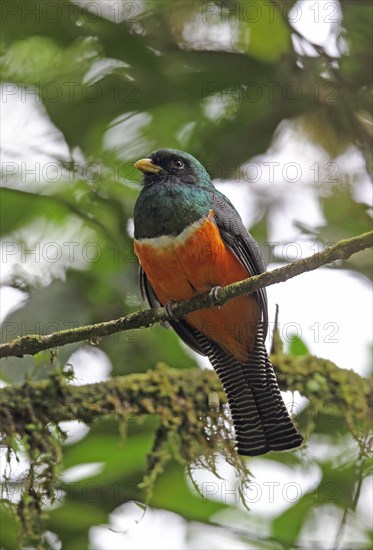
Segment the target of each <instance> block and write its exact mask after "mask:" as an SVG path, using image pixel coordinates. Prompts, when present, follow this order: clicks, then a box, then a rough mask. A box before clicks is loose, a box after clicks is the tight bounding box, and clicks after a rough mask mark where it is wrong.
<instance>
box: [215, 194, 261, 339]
mask: <svg viewBox="0 0 373 550" xmlns="http://www.w3.org/2000/svg"><path fill="white" fill-rule="evenodd" d="M212 209H213V211H214V214H215V220H216V223H217V225H218V227H219V232H220V236H221V238H222V240H223V241H224V243H225V244H226V245H227V246H228V248H229V249H230V250H231V251H232V252H233V254H234V255H235V256H236V258H237V259H238V260H239V261H240V262H241V264H242V265H243V266H244V267H245V268H246V269H247V271H248V273H249V274H250V276H253V275H260V273H263V272H264V271H265V270H266V266H265V263H264V259H263V254H262V251H261V249H260V247H259V245H258V243H257V242H256V241H255V240H254V239H253V237H252V236H251V235H250V233H248V232H247V229H246V228H245V226H244V225H243V223H242V220H241V218H240V216H239V215H238V213H237V211H236V210H235V208H234V207H233V205H232V204H231V203H230V202H229V201H228V200H227V198H226V197H225V196H224V195H222V194H221V193H219V192H218V191H216V190H214V193H213V195H212ZM253 295H254V296H255V297H256V299H257V300H258V303H259V307H260V310H261V314H262V323H263V331H264V339H265V338H266V336H267V331H268V302H267V292H266V290H265V288H262V289H260V290H258V291H256V292H254V293H253Z"/></svg>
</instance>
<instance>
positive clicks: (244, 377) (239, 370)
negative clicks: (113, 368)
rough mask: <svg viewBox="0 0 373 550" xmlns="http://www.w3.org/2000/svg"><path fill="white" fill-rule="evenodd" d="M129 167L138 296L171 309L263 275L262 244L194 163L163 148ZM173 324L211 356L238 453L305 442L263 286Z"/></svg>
mask: <svg viewBox="0 0 373 550" xmlns="http://www.w3.org/2000/svg"><path fill="white" fill-rule="evenodd" d="M134 167H135V168H137V169H138V170H140V171H141V172H142V173H143V180H142V183H141V185H142V187H141V191H140V193H139V196H138V198H137V201H136V203H135V207H134V251H135V253H136V255H137V257H138V260H139V264H140V274H139V278H140V288H141V293H142V296H143V298H144V299H147V301H148V303H149V305H150V306H151V307H159V306H164V307H168V308H169V304H172V303H174V302H178V301H181V300H188V299H190V298H192V297H194V296H196V295H199V294H202V293H206V292H212V293H218V291H219V289H220V288H221V287H224V286H226V285H228V284H230V283H233V282H235V281H240V280H243V279H246V278H248V277H251V276H253V275H258V274H260V273H262V272H264V271H265V269H266V266H265V263H264V259H263V254H262V251H261V249H260V247H259V245H258V243H257V242H256V241H255V240H254V238H253V237H252V236H251V235H250V233H249V232H248V231H247V229H246V228H245V226H244V224H243V222H242V220H241V217H240V215H239V213H238V212H237V210H236V209H235V208H234V206H233V204H232V203H231V201H230V200H229V199H228V198H227V197H226V196H225V195H224V194H223V193H221V192H220V191H218V189H216V187H215V186H214V185H213V183H212V180H211V178H210V176H209V174H208V172H207V171H206V169H205V168H204V166H203V165H202V164H201V163H200V162H199V161H198V160H197V159H196V158H195V157H193V156H192V155H191V154H189V153H186V152H184V151H179V150H177V149H160V150H158V151H155V152H153V153H151V154H149V156H147V157H146V158H142V159H140V160H138V161H137V162H136V163H135V164H134ZM166 311H167V310H166ZM168 311H169V312H170V310H169V309H168ZM169 322H170V324H171V326H172V328H173V329H174V330H175V332H176V333H177V334H178V336H179V337H180V338H181V339H182V340H183V341H184V342H185V343H186V344H187V345H188V346H189V347H190V348H191V349H193V350H194V351H196V352H198V353H199V354H201V355H203V356H207V357H208V358H209V360H210V363H211V364H212V366H213V368H214V369H215V371H216V373H217V374H218V376H219V378H220V381H221V383H222V385H223V388H224V391H225V393H226V396H227V401H228V404H229V409H230V413H231V417H232V422H233V427H234V432H235V441H236V450H237V453H238V454H239V455H242V456H257V455H262V454H266V453H268V452H270V451H288V450H291V449H294V448H296V447H298V446H299V445H301V443H302V441H303V437H302V435H301V434H300V433H299V432H298V431H297V429H296V427H295V426H294V424H293V422H292V420H291V418H290V416H289V413H288V411H287V409H286V406H285V403H284V401H283V398H282V395H281V392H280V389H279V386H278V383H277V380H276V376H275V372H274V370H273V367H272V364H271V362H270V359H269V356H268V353H267V351H266V347H265V338H266V334H267V331H268V307H267V295H266V291H265V289H260V290H257V291H255V292H253V293H250V294H245V295H242V296H238V297H235V298H232V299H230V300H228V301H227V302H226V303H225V304H224V305H222V306H221V307H219V308H216V307H215V308H204V309H200V310H198V311H194V312H191V313H188V314H186V315H185V316H184V317H182V318H181V319H176V318H174V317H173V316H172V315H170V316H169Z"/></svg>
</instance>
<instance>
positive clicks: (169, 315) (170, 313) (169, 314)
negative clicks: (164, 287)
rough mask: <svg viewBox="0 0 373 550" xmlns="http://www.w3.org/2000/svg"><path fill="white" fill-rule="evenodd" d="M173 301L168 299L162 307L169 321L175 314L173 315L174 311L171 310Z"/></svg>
mask: <svg viewBox="0 0 373 550" xmlns="http://www.w3.org/2000/svg"><path fill="white" fill-rule="evenodd" d="M174 303H175V302H173V301H172V300H170V301H169V302H167V304H165V305H164V306H163V307H164V309H165V311H166V316H167V319H168V320H169V321H173V320H174V319H175V316H174V313H173V311H172V304H174Z"/></svg>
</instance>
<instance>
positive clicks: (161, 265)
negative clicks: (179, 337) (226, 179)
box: [134, 212, 260, 361]
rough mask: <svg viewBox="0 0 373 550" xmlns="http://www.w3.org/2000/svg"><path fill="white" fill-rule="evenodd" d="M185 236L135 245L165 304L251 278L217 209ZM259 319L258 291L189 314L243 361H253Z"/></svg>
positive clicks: (194, 323)
mask: <svg viewBox="0 0 373 550" xmlns="http://www.w3.org/2000/svg"><path fill="white" fill-rule="evenodd" d="M182 237H183V236H181V237H179V236H178V237H175V238H174V239H171V238H169V237H166V238H163V237H161V238H159V239H149V240H148V239H144V240H138V241H135V244H134V246H135V252H136V254H137V256H138V258H139V261H140V264H141V266H142V268H143V269H144V271H145V273H146V275H147V277H148V279H149V282H150V284H151V286H152V287H153V289H154V291H155V293H156V295H157V297H158V299H159V301H160V302H161V303H162V304H165V303H167V302H169V301H170V300H173V301H180V300H187V299H189V298H191V297H192V296H195V295H197V294H202V293H203V292H208V291H209V290H210V289H211V288H212V287H214V286H217V285H218V286H225V285H227V284H230V283H233V282H235V281H241V280H242V279H246V278H247V277H249V276H250V273H248V271H247V270H246V269H245V268H244V266H243V265H242V264H241V263H240V262H239V261H238V260H237V258H236V257H235V256H234V254H233V253H232V252H231V251H230V250H229V248H228V247H227V246H226V245H225V244H224V242H223V241H222V239H221V237H220V233H219V229H218V227H217V225H216V223H215V222H214V219H213V212H211V213H210V216H209V218H207V220H206V221H205V222H203V223H202V224H200V225H199V226H198V227H196V229H195V230H194V231H193V232H188V234H187V235H186V237H185V238H182ZM162 239H163V241H162ZM155 244H156V246H155ZM259 319H260V309H259V306H258V304H257V302H256V300H255V299H254V298H253V297H252V295H247V296H239V297H237V298H233V299H232V300H229V302H227V303H226V304H224V305H223V306H222V307H221V308H219V309H218V308H213V309H201V310H199V311H195V312H193V313H188V314H187V315H186V316H185V320H186V321H187V322H188V323H189V324H190V325H192V326H193V327H194V328H196V329H197V330H199V331H200V332H202V333H203V334H205V335H206V336H207V337H208V338H210V339H211V340H214V341H215V342H217V343H218V344H219V345H220V346H221V347H222V348H223V349H224V350H226V351H228V352H229V353H232V354H233V355H234V356H235V357H236V358H237V359H238V360H239V361H245V360H247V359H248V356H249V355H250V353H251V351H252V348H253V345H254V342H255V337H256V333H257V330H258V323H259Z"/></svg>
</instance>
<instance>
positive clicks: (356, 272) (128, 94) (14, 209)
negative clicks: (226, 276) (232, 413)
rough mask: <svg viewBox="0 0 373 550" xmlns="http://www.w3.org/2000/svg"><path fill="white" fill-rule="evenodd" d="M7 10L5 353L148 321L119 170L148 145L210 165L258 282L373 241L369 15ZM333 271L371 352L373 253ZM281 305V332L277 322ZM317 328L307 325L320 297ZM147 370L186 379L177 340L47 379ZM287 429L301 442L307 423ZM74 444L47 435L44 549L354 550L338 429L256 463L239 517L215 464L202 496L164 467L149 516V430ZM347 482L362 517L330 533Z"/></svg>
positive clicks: (38, 363) (354, 526)
mask: <svg viewBox="0 0 373 550" xmlns="http://www.w3.org/2000/svg"><path fill="white" fill-rule="evenodd" d="M1 7H2V22H3V28H2V38H1V51H2V52H1V69H2V76H1V79H2V98H3V99H2V112H3V129H2V134H3V136H2V137H3V140H2V141H3V143H2V181H3V186H2V189H1V220H2V225H1V237H2V253H3V259H4V263H3V275H2V298H3V304H5V307H4V312H3V326H2V330H3V339H4V340H9V339H11V338H14V337H15V336H16V335H18V334H25V333H34V332H41V333H47V332H53V331H55V330H59V329H62V328H68V327H72V326H79V325H80V324H85V323H92V322H97V321H101V320H109V319H114V318H117V317H119V316H122V315H125V314H126V313H129V312H132V311H135V310H137V309H138V308H139V307H144V305H143V304H142V303H141V302H140V296H139V291H138V284H137V263H136V259H135V257H134V255H133V252H132V238H131V237H132V224H131V216H132V211H133V206H134V202H135V200H136V197H137V195H138V182H139V178H140V177H139V175H138V174H136V173H135V172H136V171H135V170H134V169H133V162H134V161H136V160H137V159H138V158H141V157H142V156H144V155H146V154H147V153H149V152H150V151H152V150H155V149H157V148H160V147H166V146H167V147H175V148H180V149H183V150H187V151H188V152H190V153H192V154H194V155H195V156H197V157H198V158H199V159H200V160H201V161H202V162H203V163H204V165H205V166H206V167H207V168H208V169H209V171H210V173H211V174H212V175H213V177H215V178H216V182H217V183H218V184H219V185H220V188H221V189H222V190H223V192H225V193H226V194H228V195H229V196H230V197H232V200H236V201H237V202H238V207H239V209H240V212H241V213H242V216H243V219H244V221H245V223H247V225H248V226H250V227H251V232H252V234H253V235H254V237H255V238H256V239H257V240H258V241H259V242H260V243H261V245H262V248H263V250H264V251H265V253H266V255H267V260H269V261H271V263H273V262H276V263H284V262H288V261H289V260H291V259H293V257H294V254H295V255H297V254H298V252H299V251H300V254H307V253H308V254H310V253H312V252H315V251H316V250H315V249H312V246H313V247H315V246H316V245H317V246H320V247H321V246H324V244H326V243H328V242H335V241H337V240H338V239H340V238H345V237H349V236H353V235H357V234H358V233H361V232H363V231H366V230H368V229H369V228H370V227H371V217H370V212H369V202H370V197H371V191H370V189H369V185H370V182H369V174H370V170H371V167H372V160H371V156H370V148H371V131H372V130H371V129H372V117H371V111H370V109H371V104H370V87H371V73H370V69H369V68H370V67H371V66H372V48H371V45H372V34H371V29H372V7H371V4H370V3H369V2H355V1H348V0H344V1H341V2H340V3H338V2H337V1H333V2H313V3H310V2H305V1H300V2H286V3H283V2H280V1H277V2H274V3H270V2H265V1H259V0H257V1H256V2H246V3H245V2H237V1H235V2H230V1H228V0H227V1H225V2H222V3H214V2H199V1H197V2H184V1H183V0H181V1H179V2H177V3H172V2H167V1H151V0H148V1H143V2H141V1H130V2H128V1H124V0H123V1H122V0H116V1H111V0H106V1H104V0H102V1H99V0H95V1H94V2H89V3H88V2H85V1H84V0H80V1H76V2H72V1H65V2H62V3H51V2H48V1H47V0H45V1H42V0H37V1H34V0H27V1H21V0H7V1H5V2H3V3H2V6H1ZM290 8H292V10H291V9H290ZM265 163H267V164H265ZM268 163H272V164H268ZM273 163H275V164H273ZM289 163H290V164H289ZM271 167H272V168H271ZM270 169H272V170H273V172H270ZM299 169H300V173H298V171H299ZM268 243H277V244H276V245H273V246H272V245H271V246H269V245H268ZM289 243H296V245H293V246H292V247H290V248H289V246H288V244H289ZM32 251H34V253H33V252H32ZM284 251H285V252H286V253H285V252H284ZM331 269H333V270H340V271H341V276H342V274H343V277H344V278H343V279H342V278H339V279H336V280H338V281H339V282H342V281H343V283H342V287H341V288H339V289H337V288H336V289H335V290H336V292H339V293H340V292H343V289H344V287H345V285H346V286H347V285H348V287H349V288H353V289H358V291H357V290H356V293H355V294H354V292H348V291H347V293H348V294H349V295H350V296H349V297H348V296H347V297H346V304H347V305H346V308H347V309H348V308H351V307H354V311H352V312H350V313H346V312H345V315H346V316H347V317H350V316H351V315H352V316H354V318H356V321H354V324H356V325H357V327H356V330H357V331H359V326H358V325H359V323H358V317H359V316H360V315H363V317H362V319H365V323H366V324H365V330H368V332H369V322H370V318H369V316H368V317H367V316H365V317H364V314H360V308H361V309H364V308H365V303H356V301H355V302H354V300H356V299H357V298H359V297H367V296H368V294H367V290H366V288H367V281H368V278H369V277H370V275H371V262H370V255H369V254H368V253H361V254H359V255H357V256H356V257H353V258H352V259H351V260H350V261H349V262H348V264H345V263H344V262H340V263H339V264H338V265H334V266H333V267H332V268H331ZM321 273H322V275H321V276H320V277H319V278H314V279H312V277H311V278H307V279H304V281H306V282H303V283H302V282H301V281H300V282H299V287H298V286H297V287H293V289H297V294H296V296H297V298H294V295H292V294H291V293H290V294H288V295H287V300H288V302H289V307H290V308H293V309H294V311H297V310H299V307H301V308H302V306H303V304H302V296H303V295H304V294H309V293H311V294H312V286H311V285H312V284H315V281H317V284H318V285H320V288H321V287H322V286H323V281H324V279H325V278H326V277H327V275H326V273H327V270H326V269H325V270H322V272H321ZM352 276H353V277H352ZM302 284H303V287H302ZM307 284H308V285H310V287H307ZM310 288H311V290H310ZM289 292H290V291H289ZM319 292H321V290H320V289H319ZM351 293H352V296H351ZM342 296H343V294H342ZM315 298H316V293H315ZM271 301H272V300H271ZM354 303H355V305H353V304H354ZM281 304H282V305H281V308H280V314H281V311H282V310H284V309H286V308H287V307H288V306H287V304H286V302H285V301H283V302H281ZM319 308H320V319H323V318H324V317H323V312H322V310H323V309H324V308H325V309H326V308H328V302H327V298H325V297H324V301H322V302H321V304H319ZM358 311H359V313H358ZM284 313H285V312H284ZM295 315H296V313H295ZM335 316H336V317H334V318H338V317H337V313H336V312H335ZM329 317H330V313H329ZM293 318H297V317H293ZM343 319H344V318H342V322H343ZM314 321H315V319H314ZM321 325H322V323H321ZM315 330H316V329H315ZM361 330H364V329H361ZM344 336H347V340H348V334H347V335H346V334H344ZM364 343H365V342H364V341H362V340H359V339H358V337H357V341H355V343H354V346H355V347H356V350H354V349H351V348H353V347H354V346H351V345H347V346H346V347H345V348H343V345H342V343H341V344H340V345H339V346H338V347H339V348H340V357H341V358H342V357H343V356H344V355H345V354H347V355H348V354H350V355H349V357H350V356H351V353H356V355H355V356H356V357H357V358H358V360H357V361H356V362H354V364H350V365H349V367H352V368H355V369H356V370H358V371H359V372H360V373H362V374H367V372H368V365H367V355H366V349H360V350H359V348H362V347H363V344H364ZM335 347H336V346H335ZM308 350H309V351H311V352H313V353H317V352H319V353H320V354H321V353H323V351H325V346H324V347H322V346H321V347H319V348H317V347H315V340H314V341H312V339H309V340H308V341H307V338H306V339H305V340H304V341H302V340H299V339H298V340H296V339H295V340H294V339H293V340H291V342H290V344H289V345H288V352H289V353H292V354H304V353H307V352H308ZM359 353H360V355H359ZM341 360H342V359H341ZM49 362H50V356H49V354H48V353H40V354H39V355H37V356H36V357H35V358H24V359H20V358H10V359H7V360H6V361H4V363H3V364H2V369H1V379H2V383H3V384H12V383H19V382H21V381H23V380H24V379H25V376H26V375H27V376H31V377H33V378H35V379H40V378H43V377H46V376H47V375H48V369H47V368H45V367H46V366H48V365H49ZM158 362H165V363H167V364H169V365H171V366H173V367H177V368H191V367H195V366H196V364H198V363H197V359H196V357H195V356H194V355H192V354H191V353H190V352H189V351H188V350H186V349H185V348H184V347H183V346H182V345H181V344H180V342H179V341H178V339H177V337H176V335H175V334H173V333H172V332H167V331H165V330H164V329H163V328H162V327H160V326H155V327H153V328H152V329H151V330H141V331H134V332H131V333H125V334H123V335H122V334H121V335H115V336H113V337H107V338H105V339H103V340H102V341H100V342H95V343H91V344H89V345H88V344H87V345H84V346H82V345H81V344H76V345H69V346H66V347H64V348H61V349H60V350H59V353H58V358H57V359H56V360H55V362H54V365H53V366H52V367H49V368H55V367H56V365H57V366H58V365H65V364H67V363H68V364H71V365H73V368H74V373H75V381H74V383H87V382H90V381H97V380H100V379H101V380H102V379H105V378H106V377H109V376H114V375H119V374H127V373H131V372H144V371H146V370H148V369H149V368H153V367H154V366H155V365H156V364H157V363H158ZM339 366H345V365H344V364H339ZM293 398H294V399H296V400H297V403H298V402H299V403H298V404H299V407H301V408H303V409H305V410H306V409H307V407H308V406H309V405H308V404H307V401H306V400H305V399H302V398H301V397H300V396H295V397H293ZM135 420H136V421H135ZM299 423H300V426H301V428H302V427H303V429H304V428H305V425H303V426H302V415H300V417H299ZM76 424H77V423H70V424H69V425H67V424H65V425H64V426H63V429H66V430H67V431H68V434H69V437H68V439H67V441H66V443H65V445H64V447H63V473H62V484H61V489H60V492H59V498H58V499H57V502H56V503H55V504H54V505H51V506H50V507H49V508H50V510H49V516H48V519H47V520H46V532H45V538H44V541H43V544H44V545H45V547H49V546H50V547H53V548H58V547H60V546H61V544H62V547H63V548H74V549H78V548H79V549H81V548H87V547H89V548H108V547H109V546H110V548H123V547H133V548H156V547H158V546H157V545H158V544H160V546H159V547H162V548H166V547H167V544H171V546H170V547H173V548H174V547H176V548H201V547H206V548H207V547H214V548H228V547H229V548H276V549H277V548H293V547H302V545H303V546H307V545H308V547H309V546H310V545H311V546H312V547H317V546H318V545H320V546H321V547H323V544H326V545H328V544H330V542H331V541H334V542H335V545H338V544H341V545H342V547H343V546H344V547H346V548H352V547H356V548H364V547H368V546H369V544H370V541H371V538H372V531H370V528H369V511H367V509H366V507H367V503H368V494H369V477H368V474H369V470H368V468H367V466H366V463H365V462H364V461H362V460H361V459H358V449H357V444H356V442H355V441H354V440H353V438H352V436H351V434H350V433H349V431H348V429H347V427H346V426H344V425H342V424H341V423H338V422H337V420H336V418H335V417H333V413H332V412H331V413H330V414H329V416H328V414H327V413H326V414H324V415H316V416H315V423H314V426H313V427H312V436H311V439H310V441H309V447H308V448H307V449H306V450H303V451H297V452H296V453H291V454H290V453H286V454H281V455H272V454H271V455H268V456H265V457H261V458H259V459H255V460H251V461H250V463H249V467H250V470H251V472H252V474H253V476H255V477H253V480H252V485H251V488H250V491H251V492H250V491H249V490H248V491H249V492H248V493H247V495H246V496H247V499H246V501H247V504H248V505H249V507H250V508H251V511H250V512H248V511H247V510H245V509H244V508H243V507H242V505H241V504H240V503H239V502H237V498H236V496H237V495H236V491H235V479H234V475H233V472H232V469H231V468H230V467H229V466H228V465H226V464H224V463H223V462H222V463H221V465H220V466H221V472H220V473H221V475H222V476H223V480H219V479H217V478H216V477H215V478H214V477H213V476H212V474H211V473H210V472H208V471H206V470H200V471H196V472H195V482H196V484H197V485H198V486H199V489H200V490H201V491H202V494H203V497H201V495H199V494H198V493H197V492H196V491H195V489H194V487H193V486H192V484H191V482H190V479H189V478H188V477H187V475H186V472H185V468H184V467H183V466H182V465H180V464H178V463H177V461H174V462H172V463H171V464H170V465H169V466H168V467H167V469H166V471H165V472H164V473H163V474H162V475H161V477H160V478H159V480H158V482H157V484H156V486H155V488H154V492H153V496H152V499H151V501H150V507H148V508H147V509H145V510H144V509H143V507H142V506H141V505H140V504H139V503H138V502H137V500H138V499H139V496H138V492H137V489H136V487H137V484H138V483H140V482H141V480H142V478H143V475H144V471H145V468H146V453H147V452H148V451H149V450H150V449H151V445H152V442H153V439H154V433H155V430H156V429H157V425H158V423H157V419H155V418H147V419H144V420H142V421H141V422H139V421H138V419H132V421H130V420H129V421H128V426H127V436H126V439H125V441H123V440H121V439H120V438H119V436H118V427H117V425H116V423H115V422H114V421H108V420H102V421H100V422H96V423H95V424H94V425H92V426H89V427H86V426H83V425H78V426H77V425H76ZM3 459H4V455H3ZM18 460H19V462H18V463H17V462H16V461H15V460H13V462H12V464H13V466H12V471H11V473H10V474H9V472H8V473H7V475H8V478H9V477H10V479H11V480H13V487H14V492H13V494H11V495H9V494H5V495H4V498H5V500H6V499H10V500H12V499H13V500H14V501H16V500H17V495H19V476H22V471H24V468H25V467H26V466H27V456H26V455H25V453H22V452H21V451H20V453H19V454H18ZM3 462H4V460H3ZM82 465H84V466H85V467H82ZM79 467H80V469H79ZM17 476H18V477H17ZM255 480H257V481H255ZM359 480H360V481H362V485H361V494H359V495H358V496H360V500H359V499H357V500H358V501H359V502H358V505H357V508H356V512H350V513H349V516H348V519H346V518H344V515H343V514H344V511H345V510H346V507H351V505H352V503H353V499H354V495H356V490H357V489H356V488H357V484H358V485H359ZM363 480H364V481H363ZM290 482H293V483H294V484H295V485H294V486H289V485H288V484H289V483H290ZM271 483H272V484H273V483H274V484H275V485H272V487H273V495H272V497H271V493H270V484H271ZM209 484H210V485H209ZM266 484H267V485H266ZM8 486H9V484H8ZM299 489H300V491H299ZM255 490H256V491H259V492H258V495H259V496H258V498H256V497H255ZM355 504H356V503H355ZM2 519H3V521H2V528H1V547H2V548H13V547H14V546H15V544H16V542H15V541H16V531H15V526H14V523H13V521H14V520H13V519H12V517H11V516H10V515H9V511H8V508H7V507H6V506H2ZM137 522H138V523H137ZM326 524H328V525H332V526H333V528H330V529H328V531H326V530H325V525H326ZM342 527H344V529H342ZM144 531H145V532H147V533H148V534H147V535H146V536H144V535H143V533H144ZM166 531H167V532H168V534H167V533H166Z"/></svg>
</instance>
